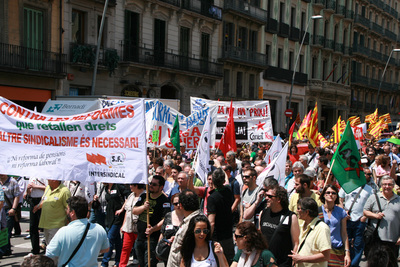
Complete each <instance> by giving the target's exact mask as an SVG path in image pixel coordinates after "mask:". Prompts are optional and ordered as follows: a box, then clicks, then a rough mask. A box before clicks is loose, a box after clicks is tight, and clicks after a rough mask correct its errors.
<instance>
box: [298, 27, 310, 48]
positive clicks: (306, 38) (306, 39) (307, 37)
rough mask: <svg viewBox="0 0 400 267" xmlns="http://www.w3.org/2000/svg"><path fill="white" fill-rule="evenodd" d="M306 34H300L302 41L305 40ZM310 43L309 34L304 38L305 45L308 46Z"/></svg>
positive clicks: (302, 32)
mask: <svg viewBox="0 0 400 267" xmlns="http://www.w3.org/2000/svg"><path fill="white" fill-rule="evenodd" d="M304 33H305V31H303V30H302V31H301V34H300V41H302V40H303V36H304ZM309 43H310V34H309V33H308V32H307V33H306V37H305V38H304V44H305V45H308V44H309Z"/></svg>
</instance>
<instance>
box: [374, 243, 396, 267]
mask: <svg viewBox="0 0 400 267" xmlns="http://www.w3.org/2000/svg"><path fill="white" fill-rule="evenodd" d="M377 266H379V267H397V266H398V265H397V259H396V256H395V255H394V253H393V251H392V250H391V249H390V248H389V247H387V246H376V247H375V248H374V249H371V250H370V251H369V253H368V267H377Z"/></svg>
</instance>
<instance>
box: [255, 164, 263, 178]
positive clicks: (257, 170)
mask: <svg viewBox="0 0 400 267" xmlns="http://www.w3.org/2000/svg"><path fill="white" fill-rule="evenodd" d="M264 169H265V167H263V166H255V167H254V170H255V171H256V173H257V176H258V175H260V174H261V173H262V172H263V170H264Z"/></svg>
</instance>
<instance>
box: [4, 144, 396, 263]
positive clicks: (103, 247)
mask: <svg viewBox="0 0 400 267" xmlns="http://www.w3.org/2000/svg"><path fill="white" fill-rule="evenodd" d="M270 146H271V143H258V144H248V145H243V146H242V147H239V145H238V149H237V151H236V152H233V151H230V152H228V153H227V154H226V155H224V154H223V153H222V152H221V151H219V150H218V149H212V151H211V155H210V162H212V165H211V171H210V172H209V173H208V176H207V179H206V181H204V183H203V182H202V181H201V179H199V177H198V176H197V175H196V173H195V172H194V169H193V167H192V166H193V159H194V158H195V151H186V149H185V144H184V143H181V148H180V150H181V153H177V152H176V151H175V150H173V149H149V150H148V162H149V166H147V167H148V172H149V177H148V179H149V184H148V192H146V186H145V185H142V184H132V185H123V184H112V183H94V184H85V183H80V182H78V181H67V182H64V183H63V182H61V181H56V180H43V179H40V178H30V179H29V182H28V183H27V186H25V183H21V182H20V181H18V179H20V178H19V177H11V176H8V175H5V174H3V175H0V182H1V184H2V187H0V209H1V215H0V227H1V229H3V228H5V227H7V228H8V241H9V242H8V244H7V245H5V246H4V247H1V248H0V257H5V256H10V255H12V250H11V243H12V239H11V237H12V236H13V235H18V234H20V231H21V230H20V229H18V227H17V228H16V229H15V231H14V233H13V232H12V231H13V229H14V226H16V225H17V223H18V220H19V218H20V207H21V196H23V198H25V199H26V200H27V201H28V203H29V204H30V225H29V235H30V241H31V245H32V250H31V254H30V255H28V257H27V258H28V259H29V260H27V259H26V260H25V261H34V260H35V261H37V260H40V259H43V260H47V258H46V257H39V256H36V255H40V254H43V253H45V255H46V256H48V257H50V258H52V259H54V260H55V264H57V265H58V266H62V265H63V264H65V262H66V261H67V260H68V262H69V263H67V265H66V266H79V264H83V263H82V261H80V260H82V259H81V258H82V257H81V256H79V249H80V250H81V251H80V253H81V254H80V255H85V254H86V255H88V258H91V259H90V260H88V261H87V262H85V263H84V265H85V266H97V261H96V260H94V259H97V257H98V256H99V253H100V256H102V261H101V266H108V265H109V262H110V260H111V259H112V255H113V252H115V254H114V255H115V256H114V262H115V265H114V266H122V267H123V266H127V265H128V263H129V259H130V258H131V260H133V261H135V262H136V263H138V264H139V266H141V267H147V266H156V265H157V263H158V262H160V261H163V262H164V264H165V265H166V266H293V265H296V266H359V264H360V261H361V258H362V257H363V253H365V255H368V260H369V261H370V262H371V263H370V265H369V266H382V267H383V266H397V257H398V256H399V255H398V254H399V244H400V219H399V218H400V197H399V196H398V195H399V194H400V187H399V185H400V179H397V175H398V173H399V171H400V170H399V169H398V162H399V160H400V159H399V157H400V153H399V147H398V146H397V145H394V144H392V143H380V142H376V141H375V142H373V141H368V140H364V142H362V149H360V155H361V160H360V164H361V165H362V168H363V171H364V174H365V177H366V180H367V183H366V184H365V185H363V186H360V187H359V188H356V189H355V190H353V191H352V192H345V191H344V190H343V189H342V188H341V186H340V184H339V183H338V181H337V180H336V178H335V176H334V174H333V173H332V172H331V171H330V167H331V164H332V162H331V159H332V156H333V154H334V152H335V150H336V146H337V145H336V146H335V145H333V146H330V147H327V148H320V147H317V148H314V147H313V146H312V145H311V144H308V145H305V146H304V145H303V146H301V147H302V148H303V149H302V150H301V151H300V150H299V144H298V143H293V144H292V145H291V146H290V147H289V153H288V157H287V161H286V166H285V167H286V168H285V176H286V177H285V179H284V183H283V184H278V182H277V180H275V179H274V178H272V177H268V178H266V179H265V180H264V181H261V182H260V184H257V177H258V176H259V175H260V173H261V172H262V171H263V170H264V169H265V168H266V166H267V164H266V163H265V161H264V158H265V155H266V152H267V151H268V149H269V148H270ZM20 180H21V179H20ZM22 180H23V179H22ZM82 207H84V208H82ZM83 209H86V210H83ZM90 225H91V226H90ZM67 227H68V228H67ZM86 227H87V230H85V228H86ZM99 227H100V228H99ZM368 227H370V228H371V227H372V228H376V229H377V235H378V238H377V239H375V241H374V244H373V246H370V244H367V245H368V246H367V247H365V245H366V244H365V238H364V231H365V229H366V228H368ZM78 228H79V229H78ZM69 229H72V230H69ZM77 229H78V230H77ZM39 231H43V233H44V237H45V238H44V240H40V238H39ZM84 232H85V234H84ZM86 233H87V236H86ZM82 236H83V237H85V238H82V240H81V237H82ZM148 239H149V242H148ZM88 240H89V241H88ZM79 241H81V242H80V243H82V242H83V244H79V246H77V244H78V243H79ZM85 242H96V244H97V246H96V249H93V248H92V249H90V248H89V247H88V245H87V244H86V245H85ZM71 244H72V245H71ZM148 244H149V245H150V249H148V247H147V246H148ZM67 245H69V246H67ZM62 246H66V248H68V249H60V247H62ZM80 246H82V247H80ZM75 247H77V248H78V252H74V254H72V252H73V249H74V248H75ZM148 252H150V255H148ZM75 253H78V254H77V255H78V256H74V255H75ZM71 254H72V259H71V258H70V257H71ZM89 256H91V257H89ZM148 259H150V263H148ZM77 263H79V264H78V265H76V264H77ZM68 264H70V265H68ZM74 264H75V265H74ZM371 264H372V265H371ZM375 264H378V265H375ZM25 266H29V265H25ZM49 266H50V265H49ZM81 266H83V265H81Z"/></svg>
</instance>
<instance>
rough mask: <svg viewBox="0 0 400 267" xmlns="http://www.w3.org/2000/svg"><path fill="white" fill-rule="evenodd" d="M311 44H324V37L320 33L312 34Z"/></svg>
mask: <svg viewBox="0 0 400 267" xmlns="http://www.w3.org/2000/svg"><path fill="white" fill-rule="evenodd" d="M313 44H314V45H320V46H324V45H325V37H324V36H322V35H313Z"/></svg>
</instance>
